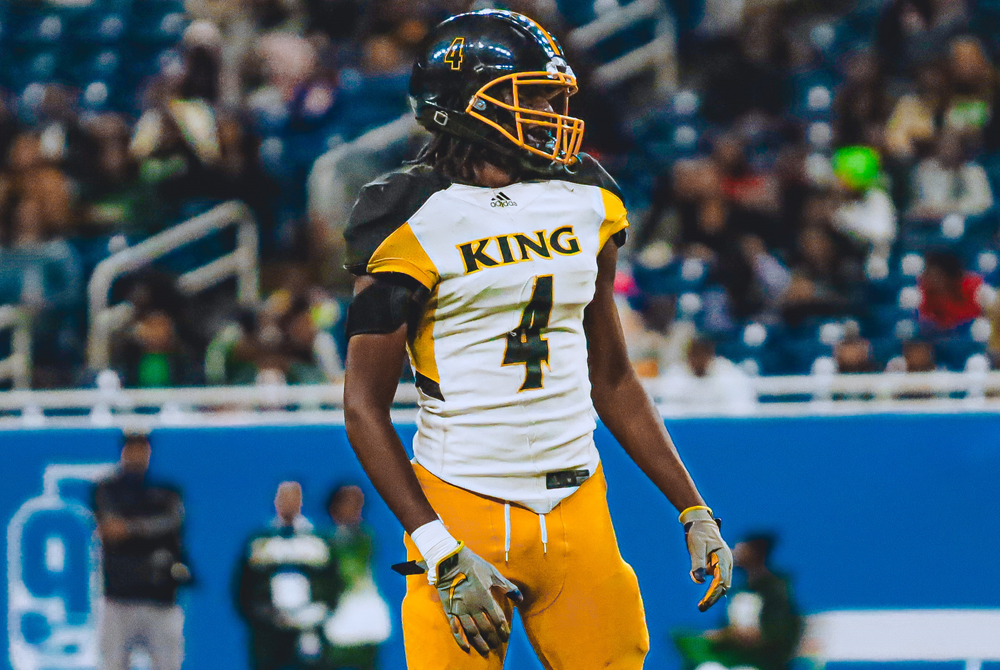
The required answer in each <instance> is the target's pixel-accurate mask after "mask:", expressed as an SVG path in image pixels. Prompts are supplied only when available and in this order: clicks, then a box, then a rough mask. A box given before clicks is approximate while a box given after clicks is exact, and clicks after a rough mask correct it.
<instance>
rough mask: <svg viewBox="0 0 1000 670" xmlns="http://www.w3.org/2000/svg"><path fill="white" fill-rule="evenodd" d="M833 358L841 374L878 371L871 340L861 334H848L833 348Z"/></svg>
mask: <svg viewBox="0 0 1000 670" xmlns="http://www.w3.org/2000/svg"><path fill="white" fill-rule="evenodd" d="M833 360H834V363H835V364H836V366H837V372H839V373H840V374H858V373H865V372H877V371H878V370H877V368H876V366H875V359H874V357H873V356H872V345H871V342H869V341H868V340H866V339H865V338H863V337H861V336H860V335H848V336H847V337H845V338H844V339H842V340H841V341H840V342H838V343H837V344H836V346H835V347H834V348H833Z"/></svg>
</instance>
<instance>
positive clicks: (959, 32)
mask: <svg viewBox="0 0 1000 670" xmlns="http://www.w3.org/2000/svg"><path fill="white" fill-rule="evenodd" d="M716 4H723V3H706V6H705V7H706V11H707V10H709V9H711V8H712V7H713V6H714V5H716ZM724 4H725V5H726V8H725V9H723V8H722V7H716V9H717V10H718V11H717V12H716V13H715V14H714V15H713V14H711V13H706V14H705V15H704V16H703V17H702V18H701V20H700V22H698V23H696V24H695V26H694V28H693V30H692V31H691V33H690V34H689V35H688V36H687V39H686V40H685V41H684V42H682V47H683V48H682V49H681V58H682V59H685V58H686V61H684V62H685V64H686V67H683V68H682V72H683V73H684V74H685V81H683V82H682V91H681V92H680V93H678V94H675V95H674V96H673V98H672V100H671V101H670V103H669V104H668V105H667V106H666V107H664V108H662V109H659V110H654V111H653V113H652V114H648V115H647V118H646V119H644V122H645V124H646V125H652V126H655V127H656V128H655V129H654V130H652V131H651V130H649V129H646V128H643V129H641V133H643V135H641V136H642V137H644V136H646V135H650V134H652V135H653V136H658V137H661V138H663V140H662V141H661V142H660V143H659V144H657V145H655V146H656V150H658V151H660V152H661V154H663V153H669V154H670V159H669V160H668V161H667V162H666V164H665V165H664V166H663V168H662V169H661V170H660V172H659V177H658V178H657V180H656V183H655V184H654V185H653V187H652V189H651V191H650V192H651V197H650V199H649V202H650V206H649V209H648V210H647V212H646V216H645V218H644V219H643V220H642V222H641V226H640V227H639V229H638V230H637V231H636V233H635V235H634V238H633V241H634V242H636V243H637V244H636V246H634V247H633V252H634V255H633V260H634V264H633V266H632V268H631V273H630V274H629V275H627V276H623V277H621V278H620V279H621V281H620V284H621V293H622V296H623V300H622V303H623V305H624V304H628V305H629V306H630V307H631V308H633V309H634V310H635V311H636V312H637V313H638V314H639V315H640V316H641V319H638V320H637V321H636V322H635V325H634V329H635V330H637V331H642V332H641V337H638V338H633V340H632V342H633V343H634V350H635V351H634V356H635V357H636V358H637V359H639V360H641V361H642V362H643V367H642V369H644V370H646V371H648V373H649V374H656V373H658V372H661V371H662V370H663V369H669V368H670V366H671V365H675V364H676V361H677V358H678V352H682V351H683V350H684V346H685V344H684V343H685V342H687V341H690V340H691V338H692V337H696V338H700V339H705V338H708V339H710V340H713V341H714V342H715V344H716V349H717V351H718V352H719V353H720V354H722V355H724V356H726V357H728V358H730V359H732V360H733V361H734V362H737V363H740V364H741V367H742V369H743V370H744V371H745V372H747V373H748V374H808V373H810V372H821V371H831V372H841V373H855V372H875V371H879V370H883V369H888V370H891V371H930V370H934V369H939V368H947V369H953V370H963V369H970V368H974V369H977V370H978V369H981V368H985V367H986V366H988V365H989V364H990V362H991V361H990V359H989V358H988V357H992V363H993V364H994V365H996V363H997V360H998V359H997V355H998V354H1000V350H998V348H997V344H998V343H997V337H996V333H997V332H998V325H997V324H998V320H997V315H998V312H997V294H996V290H995V288H994V286H995V284H996V282H997V278H998V277H997V265H998V263H997V260H998V256H997V251H998V246H997V242H998V240H997V231H998V225H997V224H998V220H1000V219H998V216H997V210H996V209H995V206H994V195H993V192H994V190H995V188H996V187H997V184H998V178H1000V172H998V167H1000V163H998V162H997V158H998V156H1000V154H998V153H997V152H998V151H1000V135H998V131H1000V108H998V107H997V105H998V104H1000V97H998V93H1000V76H998V71H997V69H996V66H995V64H994V61H995V57H996V55H997V51H996V41H995V38H996V35H995V34H991V33H990V30H989V25H990V24H989V21H988V20H987V19H988V18H989V17H991V16H992V11H993V10H995V8H993V7H992V6H991V3H988V2H965V1H963V0H891V1H887V2H868V3H865V2H856V3H830V5H829V6H826V7H820V6H819V5H818V4H817V3H796V2H787V3H786V2H749V1H748V2H741V3H732V4H733V5H739V10H738V11H737V10H735V9H734V8H733V7H731V6H729V3H724ZM835 5H836V6H835ZM838 10H839V11H838ZM730 11H736V13H737V16H736V17H734V16H730V15H729V14H727V12H730ZM727 17H728V19H727ZM723 19H727V20H726V21H724V20H723ZM636 237H637V238H638V239H636ZM673 340H679V342H674V341H673ZM695 344H696V345H697V344H698V339H696V340H695ZM692 369H693V368H692Z"/></svg>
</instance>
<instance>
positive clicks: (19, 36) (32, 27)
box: [9, 12, 65, 49]
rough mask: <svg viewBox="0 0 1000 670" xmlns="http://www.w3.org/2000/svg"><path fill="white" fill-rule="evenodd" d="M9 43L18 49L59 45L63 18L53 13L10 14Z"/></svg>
mask: <svg viewBox="0 0 1000 670" xmlns="http://www.w3.org/2000/svg"><path fill="white" fill-rule="evenodd" d="M9 28H10V41H11V43H12V44H13V45H15V46H16V47H18V48H22V49H26V48H31V47H34V46H40V45H47V46H54V45H57V44H59V42H60V40H62V38H63V35H64V32H65V31H64V28H65V25H64V21H63V18H62V17H61V16H60V15H59V14H57V13H55V12H52V13H22V12H17V13H12V14H11V21H10V24H9Z"/></svg>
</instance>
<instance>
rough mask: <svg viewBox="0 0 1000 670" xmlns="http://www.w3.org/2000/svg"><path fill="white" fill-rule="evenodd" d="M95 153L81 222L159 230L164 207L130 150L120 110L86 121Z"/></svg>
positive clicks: (105, 229) (104, 229)
mask: <svg viewBox="0 0 1000 670" xmlns="http://www.w3.org/2000/svg"><path fill="white" fill-rule="evenodd" d="M87 130H88V131H89V133H90V135H91V137H92V138H93V141H94V144H95V145H96V148H95V155H94V156H93V157H92V163H93V166H92V168H91V170H90V174H89V175H88V177H87V179H86V180H85V181H84V182H83V184H82V187H83V194H82V195H83V197H82V199H83V205H84V206H83V215H82V219H83V221H82V223H84V224H85V225H88V226H90V227H92V228H93V229H96V230H97V231H99V232H109V231H128V232H132V231H156V230H157V229H158V228H159V227H160V223H161V222H160V220H159V215H160V211H161V209H162V207H161V206H160V205H159V204H158V203H157V202H156V192H155V190H154V189H153V188H151V187H150V185H149V184H148V183H147V182H146V181H144V180H142V179H141V178H140V174H139V162H138V161H137V160H136V159H135V157H134V156H133V155H132V154H131V153H130V152H129V137H130V134H131V131H130V129H129V125H128V122H127V121H126V120H125V118H124V117H123V116H121V115H119V114H110V113H109V114H101V115H100V116H97V117H96V118H94V119H92V120H91V121H90V122H89V123H88V124H87Z"/></svg>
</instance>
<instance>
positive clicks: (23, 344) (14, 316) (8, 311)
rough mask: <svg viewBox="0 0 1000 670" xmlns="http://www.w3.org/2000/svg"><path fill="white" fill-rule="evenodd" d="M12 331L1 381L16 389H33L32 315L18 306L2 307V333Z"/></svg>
mask: <svg viewBox="0 0 1000 670" xmlns="http://www.w3.org/2000/svg"><path fill="white" fill-rule="evenodd" d="M4 330H11V331H13V332H12V333H11V343H10V355H9V356H7V358H4V359H2V360H0V381H2V380H7V379H10V380H11V381H13V382H14V388H16V389H26V388H30V387H31V313H30V312H28V310H26V309H25V308H23V307H18V306H16V305H3V306H2V307H0V331H4Z"/></svg>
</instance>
